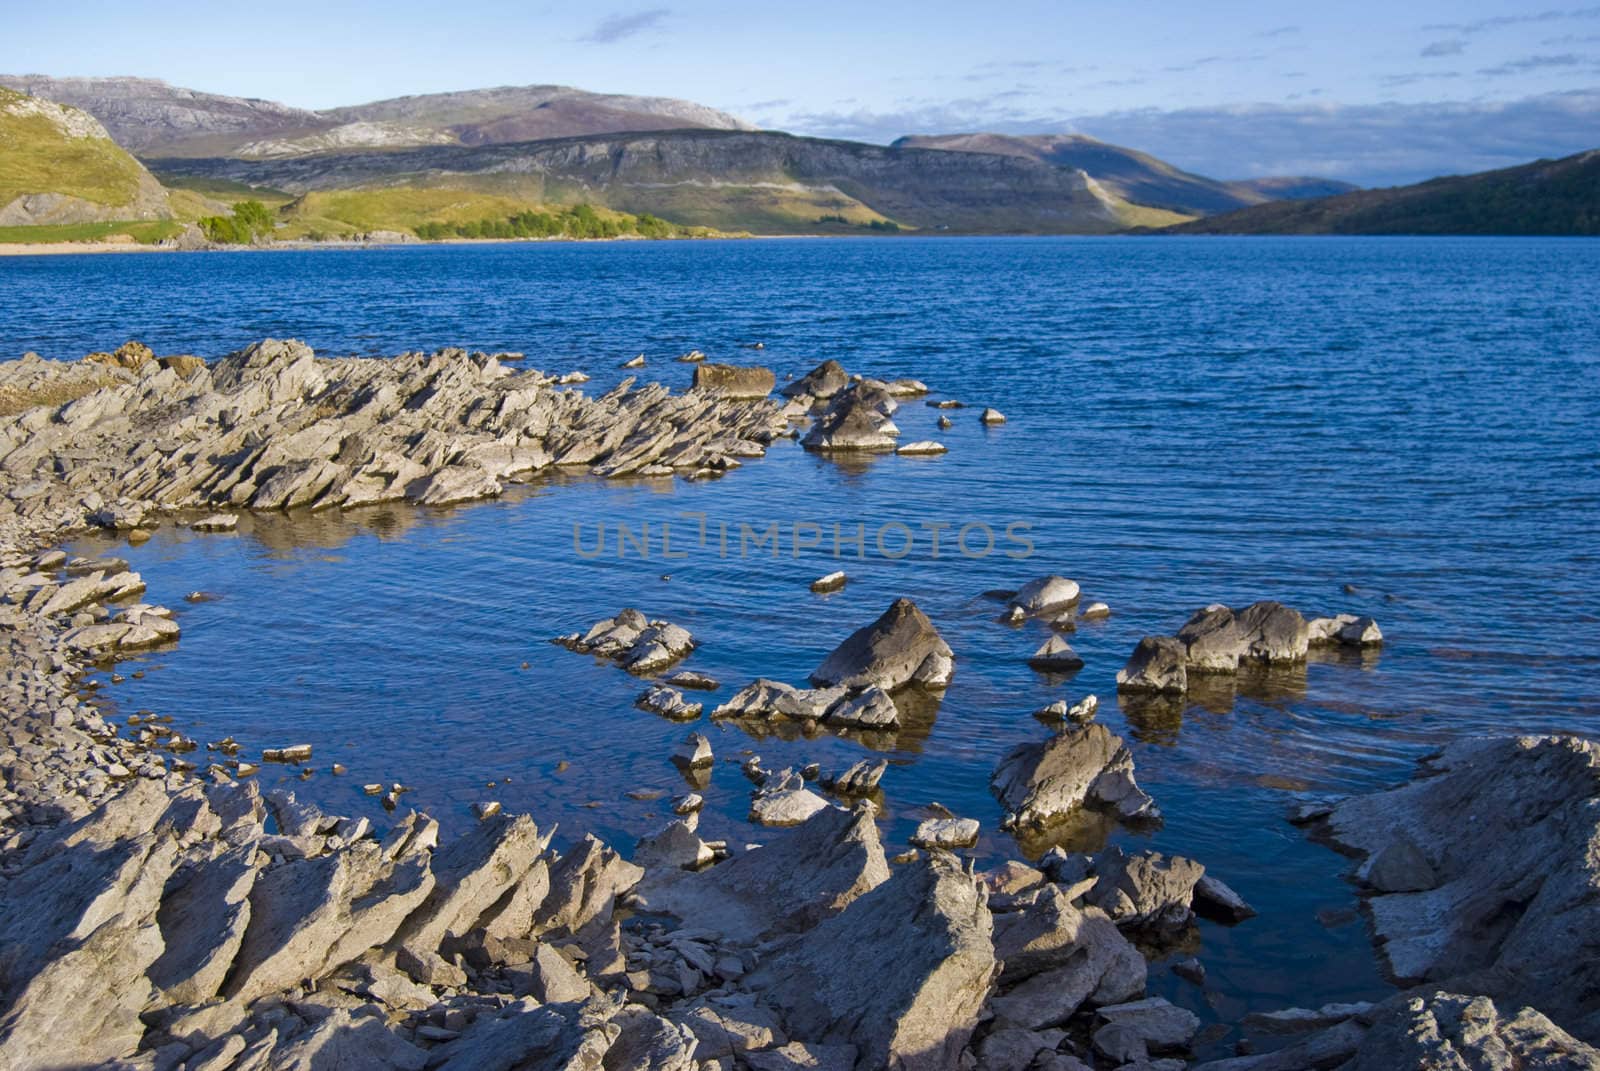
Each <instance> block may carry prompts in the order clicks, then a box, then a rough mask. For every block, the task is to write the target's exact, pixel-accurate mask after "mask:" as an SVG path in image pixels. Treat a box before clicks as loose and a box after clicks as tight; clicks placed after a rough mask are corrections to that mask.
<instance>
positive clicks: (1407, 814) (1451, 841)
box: [1327, 736, 1600, 1025]
mask: <svg viewBox="0 0 1600 1071" xmlns="http://www.w3.org/2000/svg"><path fill="white" fill-rule="evenodd" d="M1424 772H1425V774H1426V775H1427V776H1425V777H1423V778H1421V779H1420V780H1417V781H1414V782H1413V783H1411V784H1409V785H1406V786H1403V787H1401V788H1397V789H1392V790H1389V791H1386V792H1378V793H1374V794H1372V795H1368V796H1358V797H1355V798H1353V799H1349V800H1346V801H1344V802H1343V803H1340V804H1338V805H1337V806H1336V807H1334V809H1333V811H1332V813H1331V814H1330V815H1329V817H1328V819H1327V832H1328V835H1329V837H1330V838H1331V839H1332V841H1333V842H1334V843H1335V844H1336V845H1338V846H1340V847H1342V848H1343V849H1345V850H1347V851H1350V852H1354V853H1358V854H1361V855H1364V856H1366V857H1367V859H1368V861H1369V862H1368V863H1367V864H1365V865H1364V866H1363V870H1364V871H1365V872H1366V874H1367V876H1368V880H1369V881H1376V882H1378V883H1380V884H1381V885H1382V886H1390V885H1393V886H1400V887H1401V889H1402V890H1411V889H1412V887H1415V886H1426V887H1425V888H1420V889H1415V890H1414V891H1384V889H1383V888H1381V887H1380V888H1379V889H1378V890H1377V891H1376V894H1375V895H1373V896H1372V897H1371V898H1370V899H1369V900H1368V901H1367V906H1368V909H1369V911H1370V915H1371V920H1372V929H1373V934H1374V936H1375V938H1376V939H1377V941H1378V942H1379V943H1380V951H1381V954H1382V956H1383V958H1384V960H1385V961H1386V962H1387V964H1388V967H1389V969H1390V970H1391V971H1392V972H1393V975H1394V976H1395V977H1396V978H1397V979H1399V980H1400V981H1401V983H1402V984H1409V983H1414V982H1430V983H1437V984H1442V985H1449V984H1450V982H1451V980H1452V979H1456V978H1466V979H1476V980H1477V981H1475V984H1476V985H1480V986H1482V985H1484V984H1485V983H1484V982H1483V981H1482V980H1481V979H1482V976H1483V975H1484V973H1485V972H1490V971H1492V976H1493V977H1494V978H1495V979H1498V982H1497V983H1496V984H1495V985H1493V986H1490V987H1488V988H1486V989H1484V990H1483V992H1484V994H1485V995H1487V996H1490V997H1492V998H1493V999H1494V1000H1495V1001H1497V1002H1499V1003H1502V1004H1505V1005H1507V1006H1513V1007H1518V1008H1521V1007H1529V1006H1531V1007H1535V1008H1538V1009H1540V1010H1541V1011H1543V1012H1544V1013H1546V1014H1547V1015H1550V1016H1551V1017H1552V1018H1553V1019H1554V1020H1555V1021H1556V1022H1558V1023H1562V1024H1564V1025H1571V1024H1576V1023H1578V1021H1579V1020H1580V1019H1582V1018H1583V1017H1584V1016H1585V1015H1587V1014H1589V1012H1591V1011H1592V1010H1593V1008H1592V1004H1590V1003H1588V1002H1587V998H1584V997H1581V996H1580V994H1584V993H1591V992H1596V991H1600V863H1597V860H1600V803H1597V799H1600V744H1597V743H1594V742H1592V741H1586V740H1582V739H1579V738H1577V737H1570V736H1542V737H1540V736H1524V737H1490V738H1476V739H1465V740H1461V741H1458V742H1456V743H1454V744H1451V745H1449V746H1448V747H1446V748H1445V749H1444V751H1443V752H1441V753H1440V754H1439V755H1438V756H1437V757H1435V758H1433V759H1431V760H1428V761H1426V763H1425V765H1424ZM1557 949H1559V950H1560V951H1559V954H1552V951H1553V950H1557Z"/></svg>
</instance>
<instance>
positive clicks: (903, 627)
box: [811, 599, 954, 691]
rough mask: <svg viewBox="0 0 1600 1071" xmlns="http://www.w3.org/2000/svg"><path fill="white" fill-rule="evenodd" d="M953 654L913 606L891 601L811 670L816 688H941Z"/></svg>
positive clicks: (949, 673)
mask: <svg viewBox="0 0 1600 1071" xmlns="http://www.w3.org/2000/svg"><path fill="white" fill-rule="evenodd" d="M953 659H954V654H953V652H952V651H951V650H950V646H949V644H947V643H945V642H944V638H943V637H942V636H940V635H939V632H938V630H937V629H935V628H934V627H933V622H932V621H929V620H928V616H927V615H926V614H924V613H923V612H922V611H921V610H920V609H918V608H917V605H916V604H915V603H913V602H912V601H911V600H910V599H896V600H895V602H894V603H893V604H892V605H891V606H890V607H889V609H887V610H885V611H884V612H883V615H882V616H880V617H879V618H878V619H877V620H876V621H874V622H873V623H872V624H870V625H867V626H866V627H865V628H861V629H858V630H857V631H856V632H854V633H852V634H851V635H850V637H849V638H848V639H846V640H845V641H844V642H843V643H841V644H840V645H839V646H838V647H837V648H835V649H834V651H833V653H832V654H830V655H829V656H828V657H827V659H825V660H824V661H823V663H822V665H821V666H819V667H817V670H816V671H815V672H814V673H812V674H811V682H812V683H813V684H815V685H817V686H819V687H822V686H828V685H842V686H844V687H847V688H865V687H867V686H868V685H877V686H878V687H880V688H882V689H884V690H885V691H893V690H894V689H896V688H899V687H902V686H904V685H907V684H912V683H915V684H920V685H923V686H925V687H929V688H942V687H944V686H945V685H947V684H949V682H950V677H951V676H952V674H953V672H954V660H953Z"/></svg>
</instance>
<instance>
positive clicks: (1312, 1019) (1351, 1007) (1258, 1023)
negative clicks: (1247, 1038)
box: [1239, 1001, 1374, 1034]
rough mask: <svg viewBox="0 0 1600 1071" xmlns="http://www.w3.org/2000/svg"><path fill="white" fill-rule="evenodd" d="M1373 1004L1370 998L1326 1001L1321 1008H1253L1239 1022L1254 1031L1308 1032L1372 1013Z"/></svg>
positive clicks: (1260, 1032)
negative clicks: (1274, 1009)
mask: <svg viewBox="0 0 1600 1071" xmlns="http://www.w3.org/2000/svg"><path fill="white" fill-rule="evenodd" d="M1373 1008H1374V1005H1373V1004H1372V1003H1370V1002H1368V1001H1361V1002H1358V1003H1355V1004H1324V1005H1323V1006H1322V1007H1320V1008H1284V1009H1282V1010H1280V1011H1271V1012H1253V1013H1251V1014H1250V1015H1246V1016H1245V1017H1244V1018H1243V1019H1241V1020H1240V1021H1239V1025H1240V1027H1241V1028H1243V1029H1245V1030H1248V1031H1250V1032H1251V1033H1253V1034H1304V1033H1307V1032H1309V1031H1312V1030H1326V1029H1328V1028H1329V1027H1333V1026H1338V1025H1339V1024H1340V1023H1342V1022H1344V1021H1345V1020H1347V1019H1353V1018H1355V1017H1357V1016H1367V1015H1370V1014H1371V1013H1372V1010H1373Z"/></svg>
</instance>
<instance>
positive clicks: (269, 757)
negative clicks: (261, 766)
mask: <svg viewBox="0 0 1600 1071" xmlns="http://www.w3.org/2000/svg"><path fill="white" fill-rule="evenodd" d="M261 761H263V762H310V761H311V745H310V744H291V745H290V746H288V747H269V748H267V749H266V750H265V751H263V752H262V753H261Z"/></svg>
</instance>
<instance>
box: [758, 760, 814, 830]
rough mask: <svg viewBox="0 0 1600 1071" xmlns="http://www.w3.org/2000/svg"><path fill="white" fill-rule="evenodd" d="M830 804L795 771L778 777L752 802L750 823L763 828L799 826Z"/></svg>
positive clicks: (771, 780) (779, 774)
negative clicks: (812, 789) (813, 790)
mask: <svg viewBox="0 0 1600 1071" xmlns="http://www.w3.org/2000/svg"><path fill="white" fill-rule="evenodd" d="M827 806H828V801H827V800H825V799H823V798H822V797H821V796H819V795H817V794H816V793H815V792H812V791H811V790H810V789H809V788H807V787H806V783H805V779H804V778H802V777H801V776H800V775H799V774H797V773H795V772H793V771H792V770H784V771H782V772H781V773H777V774H774V775H773V776H772V777H770V778H769V779H768V780H767V782H766V783H765V784H763V785H762V786H761V787H760V788H758V789H756V791H755V793H754V794H753V795H752V797H751V800H750V821H752V822H754V823H756V824H757V825H762V826H779V827H782V826H797V825H799V824H801V823H802V822H804V821H805V820H806V819H808V818H810V817H811V816H812V815H814V814H816V813H817V812H818V811H821V810H824V809H826V808H827Z"/></svg>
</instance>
